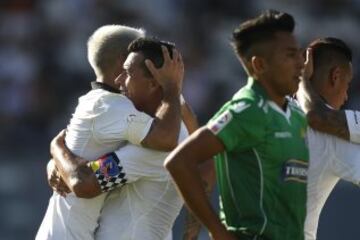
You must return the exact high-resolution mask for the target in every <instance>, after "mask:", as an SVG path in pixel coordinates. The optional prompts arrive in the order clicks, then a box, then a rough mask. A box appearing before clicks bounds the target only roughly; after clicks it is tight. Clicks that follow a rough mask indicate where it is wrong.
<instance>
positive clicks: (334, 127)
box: [297, 80, 350, 140]
mask: <svg viewBox="0 0 360 240" xmlns="http://www.w3.org/2000/svg"><path fill="white" fill-rule="evenodd" d="M297 96H298V100H299V102H300V104H301V107H302V109H303V110H304V112H305V113H306V117H307V120H308V122H309V125H310V126H311V127H312V128H314V129H315V130H318V131H321V132H325V133H328V134H331V135H335V136H337V137H340V138H343V139H345V140H349V139H350V133H349V129H348V125H347V121H346V115H345V112H344V111H337V110H333V109H330V108H329V107H327V106H326V105H325V103H324V101H323V100H322V99H321V97H320V95H319V94H317V93H316V92H315V90H314V89H313V87H312V85H311V83H310V81H308V80H303V81H302V82H301V84H300V89H299V93H298V95H297Z"/></svg>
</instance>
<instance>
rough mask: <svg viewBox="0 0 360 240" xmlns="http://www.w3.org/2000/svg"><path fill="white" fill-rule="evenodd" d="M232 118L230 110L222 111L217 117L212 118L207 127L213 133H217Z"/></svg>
mask: <svg viewBox="0 0 360 240" xmlns="http://www.w3.org/2000/svg"><path fill="white" fill-rule="evenodd" d="M232 118H233V116H232V114H231V112H230V111H225V112H223V113H222V114H221V115H220V116H219V117H217V118H216V119H214V120H212V121H210V122H209V124H208V128H209V129H210V130H211V131H212V132H213V133H214V134H218V133H219V132H220V131H221V130H222V129H223V128H224V127H225V126H226V125H227V124H228V123H229V122H230V121H231V119H232Z"/></svg>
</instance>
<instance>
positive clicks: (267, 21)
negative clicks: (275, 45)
mask: <svg viewBox="0 0 360 240" xmlns="http://www.w3.org/2000/svg"><path fill="white" fill-rule="evenodd" d="M294 27H295V21H294V18H293V17H292V16H291V15H290V14H288V13H283V12H279V11H275V10H267V11H265V12H264V13H262V14H261V15H259V16H258V17H256V18H253V19H250V20H248V21H246V22H244V23H242V24H240V25H239V27H237V28H236V29H235V30H234V31H233V36H232V45H233V47H234V48H235V51H236V52H237V54H238V55H239V56H240V57H246V58H248V57H250V56H249V50H250V49H251V47H252V46H253V45H254V44H257V43H260V42H264V41H268V40H271V39H272V38H273V37H274V34H275V33H276V32H289V33H292V32H293V31H294Z"/></svg>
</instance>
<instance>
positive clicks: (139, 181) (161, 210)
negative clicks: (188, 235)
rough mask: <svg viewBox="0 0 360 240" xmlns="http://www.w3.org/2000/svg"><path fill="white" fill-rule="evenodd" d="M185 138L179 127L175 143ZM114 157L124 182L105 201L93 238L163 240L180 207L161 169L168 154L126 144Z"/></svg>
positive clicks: (165, 174) (167, 176)
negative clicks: (117, 159) (119, 166)
mask: <svg viewBox="0 0 360 240" xmlns="http://www.w3.org/2000/svg"><path fill="white" fill-rule="evenodd" d="M186 136H187V131H186V130H185V126H184V124H182V125H181V130H180V136H179V140H180V141H181V140H183V139H184V138H185V137H186ZM116 155H117V156H118V158H119V159H120V162H121V165H122V166H123V167H124V172H125V174H126V178H127V179H128V181H127V184H125V185H124V186H123V187H122V188H121V189H116V190H114V191H112V192H110V194H109V196H108V197H107V199H106V200H105V204H104V208H103V210H102V212H101V217H100V223H99V229H98V230H97V232H96V237H95V238H96V239H99V240H101V239H118V240H135V239H136V240H137V239H141V240H164V239H166V237H167V236H168V235H169V233H170V231H171V228H172V226H173V224H174V221H175V219H176V217H177V216H178V214H179V211H180V209H181V207H182V205H183V200H182V198H181V197H180V196H179V195H178V193H177V191H176V188H175V186H174V184H173V182H172V180H171V177H170V176H169V174H168V172H167V171H166V169H165V168H164V167H163V163H164V160H165V158H166V157H167V155H168V153H165V152H159V151H155V150H150V149H145V148H141V147H138V146H135V145H131V144H129V145H126V146H124V147H122V148H121V149H120V150H118V151H116ZM168 239H169V238H168Z"/></svg>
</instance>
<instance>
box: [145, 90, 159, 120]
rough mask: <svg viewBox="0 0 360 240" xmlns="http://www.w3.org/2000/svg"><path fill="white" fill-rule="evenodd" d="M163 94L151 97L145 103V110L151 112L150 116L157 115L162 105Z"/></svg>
mask: <svg viewBox="0 0 360 240" xmlns="http://www.w3.org/2000/svg"><path fill="white" fill-rule="evenodd" d="M161 101H162V95H159V94H157V95H155V96H152V97H151V98H149V101H148V102H147V103H146V104H144V108H143V110H142V111H143V112H145V113H147V114H149V115H150V116H152V117H154V116H155V115H156V112H157V110H158V109H159V107H160V106H161Z"/></svg>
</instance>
